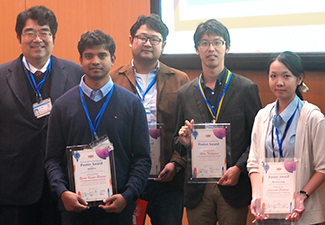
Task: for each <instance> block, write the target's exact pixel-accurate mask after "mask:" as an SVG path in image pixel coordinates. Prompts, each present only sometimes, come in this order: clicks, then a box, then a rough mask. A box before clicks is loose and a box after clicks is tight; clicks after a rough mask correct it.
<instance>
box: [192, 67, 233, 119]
mask: <svg viewBox="0 0 325 225" xmlns="http://www.w3.org/2000/svg"><path fill="white" fill-rule="evenodd" d="M231 76H232V72H230V71H229V70H228V74H227V79H226V83H225V87H224V88H223V91H222V94H221V96H220V99H219V101H218V105H217V110H216V111H214V110H213V108H212V106H211V105H210V103H209V102H208V100H207V98H206V97H205V94H204V92H203V88H202V85H201V77H202V74H200V76H199V78H198V79H197V86H198V88H199V91H200V93H201V95H202V97H203V99H204V101H205V104H206V105H207V107H208V109H209V111H210V114H211V115H212V117H213V122H214V123H215V122H216V121H217V120H218V117H219V113H220V109H221V105H222V102H223V99H224V97H225V93H226V90H227V88H228V85H229V81H230V78H231Z"/></svg>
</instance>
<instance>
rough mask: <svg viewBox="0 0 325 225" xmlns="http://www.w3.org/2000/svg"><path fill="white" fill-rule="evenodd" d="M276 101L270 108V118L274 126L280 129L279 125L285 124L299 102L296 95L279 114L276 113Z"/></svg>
mask: <svg viewBox="0 0 325 225" xmlns="http://www.w3.org/2000/svg"><path fill="white" fill-rule="evenodd" d="M277 102H278V100H277ZM277 102H276V104H275V105H274V107H273V108H272V109H271V110H272V112H271V113H272V114H271V118H272V121H273V125H274V127H276V128H278V129H280V126H281V125H283V124H286V123H287V122H288V121H289V120H290V118H291V116H292V114H293V112H294V111H295V110H296V108H297V104H298V102H299V97H298V96H297V95H296V96H295V98H294V99H293V100H292V101H291V102H290V104H289V105H288V106H287V107H286V108H285V109H284V110H283V112H281V114H280V115H277Z"/></svg>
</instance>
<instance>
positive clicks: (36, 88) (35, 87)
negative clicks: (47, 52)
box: [23, 58, 52, 103]
mask: <svg viewBox="0 0 325 225" xmlns="http://www.w3.org/2000/svg"><path fill="white" fill-rule="evenodd" d="M26 64H27V66H28V69H29V70H28V72H27V71H26V75H27V78H28V81H29V83H30V85H31V86H32V88H33V91H34V93H35V95H36V101H37V102H38V103H39V102H41V101H42V94H41V92H40V91H41V89H42V87H43V85H44V82H45V81H46V79H47V78H48V77H49V76H50V74H51V64H52V59H51V58H50V62H49V64H48V66H47V70H46V73H45V76H44V78H43V80H41V82H39V83H38V84H36V82H35V79H34V76H33V73H32V72H31V71H30V66H29V63H28V61H27V60H26ZM23 66H24V69H26V67H25V64H24V62H23ZM26 70H27V69H26Z"/></svg>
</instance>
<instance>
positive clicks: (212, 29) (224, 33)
mask: <svg viewBox="0 0 325 225" xmlns="http://www.w3.org/2000/svg"><path fill="white" fill-rule="evenodd" d="M204 34H207V35H210V34H215V35H219V36H221V37H223V39H224V40H225V41H226V48H229V46H230V35H229V31H228V29H227V27H226V26H225V25H223V24H222V23H221V22H220V21H218V20H216V19H210V20H208V21H206V22H204V23H200V24H199V26H198V27H197V28H196V30H195V33H194V47H195V49H197V48H198V46H199V41H200V40H201V38H202V36H203V35H204Z"/></svg>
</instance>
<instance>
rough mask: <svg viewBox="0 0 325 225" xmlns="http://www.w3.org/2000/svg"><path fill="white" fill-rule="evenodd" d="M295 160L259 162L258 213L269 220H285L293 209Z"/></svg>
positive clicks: (295, 177)
mask: <svg viewBox="0 0 325 225" xmlns="http://www.w3.org/2000/svg"><path fill="white" fill-rule="evenodd" d="M297 165H298V160H297V159H292V158H289V159H285V161H281V162H274V159H273V158H272V159H271V160H269V159H265V160H264V161H261V162H260V168H261V170H260V171H261V174H260V176H261V177H260V181H261V204H260V212H261V213H262V214H265V215H269V218H285V217H286V216H287V214H288V213H292V212H293V210H294V208H295V195H296V182H297V174H296V167H297Z"/></svg>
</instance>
